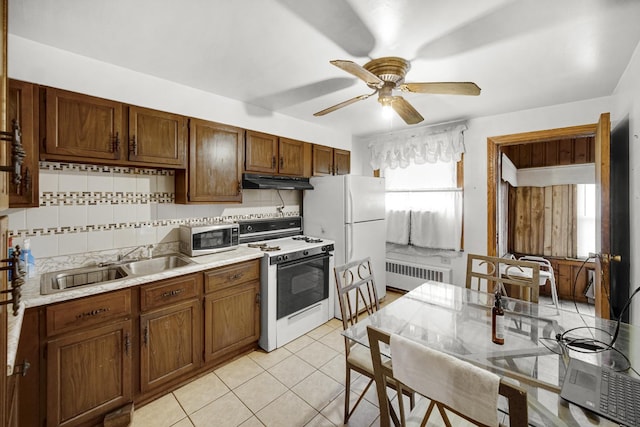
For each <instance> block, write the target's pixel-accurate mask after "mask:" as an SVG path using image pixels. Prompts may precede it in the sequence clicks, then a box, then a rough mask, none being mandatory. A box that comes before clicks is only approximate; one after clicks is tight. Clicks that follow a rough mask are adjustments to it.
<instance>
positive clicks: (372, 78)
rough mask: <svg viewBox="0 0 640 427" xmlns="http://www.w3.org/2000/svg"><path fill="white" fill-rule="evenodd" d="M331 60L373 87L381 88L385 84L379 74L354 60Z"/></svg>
mask: <svg viewBox="0 0 640 427" xmlns="http://www.w3.org/2000/svg"><path fill="white" fill-rule="evenodd" d="M329 62H331V63H332V64H333V65H335V66H336V67H338V68H341V69H343V70H344V71H346V72H347V73H350V74H353V75H354V76H356V77H357V78H359V79H360V80H362V81H364V82H365V83H366V84H368V85H369V86H371V87H377V88H381V87H382V85H384V82H383V81H382V80H380V78H379V77H378V76H376V75H375V74H373V73H372V72H371V71H368V70H366V69H365V68H363V67H362V66H361V65H358V64H356V63H355V62H353V61H348V60H340V59H334V60H333V61H329Z"/></svg>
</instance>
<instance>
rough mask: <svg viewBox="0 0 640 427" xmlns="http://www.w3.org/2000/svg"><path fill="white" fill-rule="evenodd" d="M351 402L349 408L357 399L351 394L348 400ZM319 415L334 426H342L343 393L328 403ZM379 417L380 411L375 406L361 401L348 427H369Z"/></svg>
mask: <svg viewBox="0 0 640 427" xmlns="http://www.w3.org/2000/svg"><path fill="white" fill-rule="evenodd" d="M349 400H350V402H351V406H350V407H353V405H354V404H355V403H356V400H358V397H357V396H355V395H354V394H353V393H351V398H350V399H349ZM320 413H321V414H322V415H323V416H324V417H325V418H327V419H328V420H329V421H331V422H332V423H334V424H335V425H339V426H341V425H343V424H342V421H343V419H344V393H340V395H339V396H338V397H336V398H335V399H334V400H333V401H331V403H329V404H328V405H327V406H326V407H325V408H324V409H323V410H322V411H320ZM379 415H380V411H379V410H378V407H377V406H374V405H372V404H371V403H370V402H368V401H367V400H362V401H361V402H360V404H359V405H358V407H357V408H356V410H355V412H354V413H353V414H352V415H351V418H350V419H349V424H348V425H349V426H353V427H359V426H369V425H371V423H373V422H374V421H375V419H376V418H378V416H379Z"/></svg>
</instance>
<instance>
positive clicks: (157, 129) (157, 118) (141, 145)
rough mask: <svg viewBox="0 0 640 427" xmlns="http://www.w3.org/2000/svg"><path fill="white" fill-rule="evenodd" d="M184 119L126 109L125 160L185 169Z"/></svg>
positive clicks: (147, 110)
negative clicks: (126, 145)
mask: <svg viewBox="0 0 640 427" xmlns="http://www.w3.org/2000/svg"><path fill="white" fill-rule="evenodd" d="M186 152H187V118H186V117H184V116H180V115H178V114H172V113H165V112H164V111H156V110H150V109H147V108H141V107H134V106H130V107H129V160H130V161H132V162H143V163H152V164H157V165H167V166H172V167H183V168H184V167H186Z"/></svg>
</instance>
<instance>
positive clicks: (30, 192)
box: [7, 80, 40, 208]
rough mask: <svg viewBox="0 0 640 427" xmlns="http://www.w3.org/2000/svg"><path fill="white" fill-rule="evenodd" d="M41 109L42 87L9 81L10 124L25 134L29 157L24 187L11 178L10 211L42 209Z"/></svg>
mask: <svg viewBox="0 0 640 427" xmlns="http://www.w3.org/2000/svg"><path fill="white" fill-rule="evenodd" d="M39 106H40V103H39V101H38V87H37V86H36V85H34V84H31V83H26V82H21V81H17V80H9V90H8V99H7V114H8V121H9V123H10V124H11V123H12V122H13V121H14V120H15V121H17V122H18V123H19V125H20V130H21V132H22V148H24V151H25V157H24V159H23V160H22V167H21V168H20V175H21V179H20V184H19V185H16V184H15V183H14V181H13V177H12V176H10V177H9V189H10V193H9V207H10V208H18V207H21V208H25V207H38V205H39V200H38V196H39V191H38V190H39V186H38V177H39V173H38V159H39V151H40V150H39V148H38V138H39Z"/></svg>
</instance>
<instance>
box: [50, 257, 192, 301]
mask: <svg viewBox="0 0 640 427" xmlns="http://www.w3.org/2000/svg"><path fill="white" fill-rule="evenodd" d="M192 263H193V261H191V260H190V259H189V258H187V257H184V256H182V255H177V254H170V255H165V256H159V257H157V258H150V259H143V260H140V261H130V262H126V263H121V264H116V265H109V266H94V267H83V268H73V269H70V270H61V271H54V272H51V273H45V274H43V275H42V278H41V279H40V280H41V281H40V293H41V294H42V295H49V294H53V293H57V292H62V291H65V290H71V289H77V288H79V287H83V286H90V285H98V284H103V283H107V282H112V281H115V280H120V279H125V278H127V277H132V276H147V275H149V274H155V273H161V272H163V271H167V270H172V269H174V268H178V267H184V266H185V265H189V264H192Z"/></svg>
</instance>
